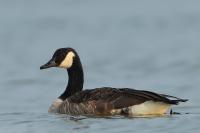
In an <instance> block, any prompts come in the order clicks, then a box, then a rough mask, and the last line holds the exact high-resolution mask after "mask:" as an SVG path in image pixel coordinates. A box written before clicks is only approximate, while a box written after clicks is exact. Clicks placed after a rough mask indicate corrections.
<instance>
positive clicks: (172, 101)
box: [160, 94, 188, 104]
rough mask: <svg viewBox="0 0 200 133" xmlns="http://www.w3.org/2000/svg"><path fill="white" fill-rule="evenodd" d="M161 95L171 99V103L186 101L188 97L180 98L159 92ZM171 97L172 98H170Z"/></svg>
mask: <svg viewBox="0 0 200 133" xmlns="http://www.w3.org/2000/svg"><path fill="white" fill-rule="evenodd" d="M160 95H161V96H163V97H166V98H169V100H170V101H171V103H172V104H179V102H187V101H188V99H181V98H178V97H175V96H170V95H165V94H160ZM170 98H172V99H170Z"/></svg>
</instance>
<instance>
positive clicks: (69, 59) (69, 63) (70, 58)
mask: <svg viewBox="0 0 200 133" xmlns="http://www.w3.org/2000/svg"><path fill="white" fill-rule="evenodd" d="M74 56H75V54H74V52H72V51H71V52H69V53H68V54H67V55H66V57H65V59H64V60H63V61H62V62H61V64H60V66H59V67H62V68H70V67H71V66H72V64H73V58H74Z"/></svg>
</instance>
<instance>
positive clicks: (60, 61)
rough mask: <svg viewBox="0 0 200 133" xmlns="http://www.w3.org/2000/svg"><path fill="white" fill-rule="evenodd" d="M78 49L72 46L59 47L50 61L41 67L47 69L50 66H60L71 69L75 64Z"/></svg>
mask: <svg viewBox="0 0 200 133" xmlns="http://www.w3.org/2000/svg"><path fill="white" fill-rule="evenodd" d="M76 55H77V54H76V51H75V50H74V49H72V48H60V49H57V50H56V51H55V53H54V55H53V57H52V58H51V60H50V61H49V62H47V63H46V64H45V65H42V66H41V67H40V69H46V68H50V67H60V68H66V69H69V68H70V67H71V66H72V65H73V61H74V58H75V56H76Z"/></svg>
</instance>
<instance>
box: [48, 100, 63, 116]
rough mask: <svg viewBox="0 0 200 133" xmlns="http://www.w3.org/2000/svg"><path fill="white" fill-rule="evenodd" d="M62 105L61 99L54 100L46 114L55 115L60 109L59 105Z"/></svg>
mask: <svg viewBox="0 0 200 133" xmlns="http://www.w3.org/2000/svg"><path fill="white" fill-rule="evenodd" d="M62 103H63V100H61V99H56V100H54V101H53V102H52V104H51V106H50V107H49V110H48V112H52V113H57V111H58V108H59V107H60V105H61V104H62Z"/></svg>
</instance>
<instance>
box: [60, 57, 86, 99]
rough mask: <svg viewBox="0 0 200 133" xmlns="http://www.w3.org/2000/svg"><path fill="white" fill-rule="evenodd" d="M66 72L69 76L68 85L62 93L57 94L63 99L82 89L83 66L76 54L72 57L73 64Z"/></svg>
mask: <svg viewBox="0 0 200 133" xmlns="http://www.w3.org/2000/svg"><path fill="white" fill-rule="evenodd" d="M67 72H68V76H69V80H68V85H67V87H66V90H65V91H64V93H63V94H62V95H60V96H59V98H60V99H62V100H63V101H64V100H66V98H68V97H70V96H72V95H73V94H75V93H76V92H79V91H81V90H82V89H83V82H84V75H83V68H82V65H81V62H80V59H79V57H78V56H77V55H76V57H74V60H73V64H72V66H71V67H70V68H69V69H67Z"/></svg>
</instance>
